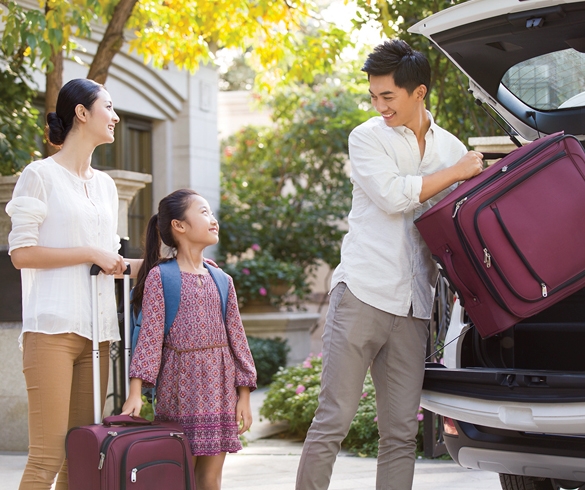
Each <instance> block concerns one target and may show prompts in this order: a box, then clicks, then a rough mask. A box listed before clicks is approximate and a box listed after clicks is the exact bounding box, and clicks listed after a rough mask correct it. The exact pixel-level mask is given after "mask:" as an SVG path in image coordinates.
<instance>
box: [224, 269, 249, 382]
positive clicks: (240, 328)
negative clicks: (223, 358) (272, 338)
mask: <svg viewBox="0 0 585 490" xmlns="http://www.w3.org/2000/svg"><path fill="white" fill-rule="evenodd" d="M225 327H226V332H227V337H228V342H229V344H230V349H231V351H232V355H233V356H234V364H235V367H236V383H235V386H239V387H244V386H247V387H248V388H249V391H254V390H255V389H256V367H255V366H254V358H253V357H252V353H251V352H250V347H249V346H248V339H247V338H246V332H245V331H244V325H243V324H242V318H241V317H240V311H239V309H238V299H237V297H236V290H235V288H234V283H233V281H232V278H231V277H230V278H229V294H228V303H227V314H226V319H225Z"/></svg>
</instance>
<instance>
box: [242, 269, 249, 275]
mask: <svg viewBox="0 0 585 490" xmlns="http://www.w3.org/2000/svg"><path fill="white" fill-rule="evenodd" d="M242 274H244V275H246V276H249V275H250V269H248V268H246V267H244V268H243V269H242Z"/></svg>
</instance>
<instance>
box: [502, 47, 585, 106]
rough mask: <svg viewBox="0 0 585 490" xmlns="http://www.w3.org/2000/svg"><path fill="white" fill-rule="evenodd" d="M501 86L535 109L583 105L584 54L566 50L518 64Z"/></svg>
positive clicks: (505, 77) (584, 82)
mask: <svg viewBox="0 0 585 490" xmlns="http://www.w3.org/2000/svg"><path fill="white" fill-rule="evenodd" d="M502 84H503V85H505V86H506V88H507V89H508V90H509V91H510V92H512V93H513V94H514V95H515V96H516V97H518V98H519V99H520V100H522V101H523V102H524V103H525V104H527V105H529V106H530V107H532V108H534V109H537V110H541V111H551V110H556V109H563V108H569V107H581V106H585V91H584V90H585V53H581V52H579V51H576V50H574V49H572V48H569V49H565V50H563V51H556V52H554V53H547V54H545V55H542V56H537V57H536V58H532V59H529V60H526V61H522V62H521V63H518V64H517V65H514V66H512V67H511V68H510V69H509V70H508V71H507V72H506V74H505V75H504V77H503V78H502Z"/></svg>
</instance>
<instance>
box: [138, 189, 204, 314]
mask: <svg viewBox="0 0 585 490" xmlns="http://www.w3.org/2000/svg"><path fill="white" fill-rule="evenodd" d="M199 195H200V194H198V193H197V192H195V191H194V190H192V189H179V190H178V191H175V192H172V193H171V194H169V195H168V196H167V197H165V198H163V199H161V201H160V203H159V205H158V213H157V214H155V215H154V216H152V218H150V221H149V222H148V225H147V227H146V234H145V238H144V254H143V255H142V257H143V259H144V262H143V263H142V266H141V267H140V269H139V270H138V275H137V277H136V285H135V286H134V293H133V295H132V305H133V307H134V311H135V313H138V311H139V310H140V308H141V307H142V298H143V296H144V283H145V281H146V277H147V276H148V273H149V272H150V270H151V269H152V268H153V267H155V266H157V265H158V264H160V263H161V262H163V261H164V260H167V259H166V258H163V257H161V255H160V250H161V242H162V243H164V244H165V245H167V246H168V247H171V248H175V249H176V248H177V244H176V242H175V237H173V233H172V225H171V222H172V221H173V220H174V219H178V220H183V219H185V213H186V212H187V209H188V208H189V205H190V204H191V198H192V197H193V196H199Z"/></svg>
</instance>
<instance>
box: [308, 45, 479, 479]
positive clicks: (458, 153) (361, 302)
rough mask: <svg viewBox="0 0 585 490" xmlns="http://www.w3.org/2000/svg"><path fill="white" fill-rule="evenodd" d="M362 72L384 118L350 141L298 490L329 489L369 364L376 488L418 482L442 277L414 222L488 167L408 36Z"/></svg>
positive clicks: (380, 50)
mask: <svg viewBox="0 0 585 490" xmlns="http://www.w3.org/2000/svg"><path fill="white" fill-rule="evenodd" d="M362 71H364V72H366V73H367V74H368V79H369V82H370V95H371V99H372V104H373V106H374V108H375V109H376V110H377V111H378V112H379V113H380V116H377V117H374V118H372V119H370V120H369V121H366V122H365V123H363V124H361V125H360V126H358V127H357V128H355V129H354V130H353V131H352V133H351V135H350V136H349V156H350V160H351V179H352V183H353V199H352V208H351V212H350V214H349V218H348V221H349V231H348V233H347V235H346V236H345V238H344V241H343V245H342V248H341V263H340V265H339V266H338V268H337V269H336V270H335V272H334V274H333V277H332V282H331V287H332V289H331V293H330V295H331V298H330V304H329V311H328V313H327V319H326V322H325V329H324V333H323V374H322V380H321V393H320V395H319V408H318V409H317V411H316V413H315V418H314V419H313V423H312V424H311V428H310V429H309V433H308V434H307V439H306V441H305V444H304V447H303V454H302V456H301V461H300V465H299V469H298V474H297V485H296V488H297V490H324V489H327V488H328V486H329V481H330V479H331V472H332V469H333V464H334V462H335V458H336V456H337V453H338V452H339V449H340V446H341V442H342V441H343V439H344V438H345V436H346V435H347V432H348V430H349V426H350V424H351V421H352V419H353V417H354V416H355V413H356V411H357V407H358V403H359V400H360V396H361V394H362V386H363V382H364V378H365V376H366V372H367V370H368V368H371V374H372V378H373V381H374V384H375V386H376V405H377V412H378V413H377V415H378V428H379V433H380V441H379V452H378V468H377V478H376V489H377V490H388V489H391V490H407V489H409V488H412V479H413V474H414V460H415V447H416V433H417V430H418V422H417V419H416V413H417V411H418V407H419V403H420V392H421V388H422V381H423V376H424V359H425V352H426V341H427V336H428V323H429V319H430V315H431V308H432V303H433V298H434V287H435V284H436V281H437V274H438V271H437V267H436V265H435V263H434V261H433V260H432V258H431V255H430V252H429V250H428V248H427V247H426V245H425V244H424V242H423V240H422V238H421V236H420V234H419V233H418V231H417V230H416V227H415V225H414V220H415V219H416V218H418V217H419V216H420V215H421V214H422V213H423V212H424V211H426V210H427V209H429V208H430V207H431V205H432V204H434V203H436V202H437V201H438V200H439V199H441V198H442V197H444V196H445V195H446V194H447V193H448V192H449V191H450V190H452V188H451V187H452V186H454V184H456V183H457V182H459V181H462V180H466V179H469V178H471V177H473V176H474V175H477V174H479V173H480V172H481V170H482V160H481V159H482V157H483V155H482V154H481V153H478V152H474V151H470V152H467V151H466V149H465V147H464V145H463V144H462V143H461V142H460V141H459V140H458V139H457V138H455V136H453V135H452V134H450V133H448V132H447V131H445V130H443V129H442V128H440V127H438V126H437V125H436V124H435V123H434V121H433V118H432V116H431V114H430V113H429V112H427V111H426V109H425V105H424V100H425V97H426V95H427V93H428V89H429V85H430V78H431V69H430V65H429V63H428V61H427V59H426V58H425V56H424V55H423V54H421V53H419V52H417V51H414V50H413V49H412V48H410V46H409V45H408V44H406V43H405V42H403V41H400V40H394V41H386V42H384V43H383V44H381V45H379V46H377V47H376V48H375V49H374V51H373V52H372V53H371V54H370V55H369V56H368V58H367V60H366V62H365V64H364V67H363V68H362Z"/></svg>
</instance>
